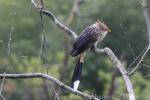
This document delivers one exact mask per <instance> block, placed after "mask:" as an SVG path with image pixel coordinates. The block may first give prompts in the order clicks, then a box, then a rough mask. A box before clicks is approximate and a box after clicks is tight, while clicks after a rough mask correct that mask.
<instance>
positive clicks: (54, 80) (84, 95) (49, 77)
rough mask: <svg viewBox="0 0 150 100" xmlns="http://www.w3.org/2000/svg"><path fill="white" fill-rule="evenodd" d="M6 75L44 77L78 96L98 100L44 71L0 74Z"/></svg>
mask: <svg viewBox="0 0 150 100" xmlns="http://www.w3.org/2000/svg"><path fill="white" fill-rule="evenodd" d="M4 76H5V79H17V78H21V79H22V78H25V79H28V78H42V79H46V80H49V81H52V82H54V83H55V84H57V85H58V86H60V87H61V88H63V89H65V90H67V91H69V92H71V93H73V94H75V95H78V96H81V97H82V98H84V99H86V100H91V99H92V100H98V99H97V98H95V97H94V96H90V95H88V94H85V93H83V92H80V91H74V90H73V89H72V88H70V87H69V86H67V85H65V84H64V83H62V82H61V81H59V80H58V79H56V78H54V77H52V76H50V75H48V74H42V73H27V74H6V73H5V74H0V78H1V79H3V78H4Z"/></svg>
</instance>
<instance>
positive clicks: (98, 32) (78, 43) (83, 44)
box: [70, 20, 111, 90]
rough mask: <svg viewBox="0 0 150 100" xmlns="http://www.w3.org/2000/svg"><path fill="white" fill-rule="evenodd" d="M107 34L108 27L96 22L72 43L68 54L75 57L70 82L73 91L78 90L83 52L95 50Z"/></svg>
mask: <svg viewBox="0 0 150 100" xmlns="http://www.w3.org/2000/svg"><path fill="white" fill-rule="evenodd" d="M108 32H111V30H110V29H109V28H108V26H107V25H106V24H104V23H103V22H102V21H100V20H98V21H96V22H95V23H94V24H92V25H90V26H87V27H86V28H85V29H84V30H83V31H82V32H81V33H80V35H79V37H78V38H77V39H76V40H75V42H74V43H73V48H72V50H71V52H70V54H71V56H72V57H77V61H76V65H75V69H74V73H73V77H72V82H71V87H72V88H73V89H74V90H77V89H78V86H79V83H80V78H81V73H82V66H83V62H84V56H85V51H86V50H87V49H89V48H95V47H96V46H97V44H98V43H99V42H101V41H102V40H103V39H104V38H105V36H106V35H107V33H108Z"/></svg>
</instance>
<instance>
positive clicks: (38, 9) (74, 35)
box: [31, 0, 78, 40]
mask: <svg viewBox="0 0 150 100" xmlns="http://www.w3.org/2000/svg"><path fill="white" fill-rule="evenodd" d="M31 2H32V4H33V5H34V7H35V8H36V9H37V11H38V12H41V13H42V14H44V15H47V16H48V17H49V18H50V19H51V20H52V21H53V22H54V23H55V24H56V25H57V26H58V27H59V28H60V29H62V30H63V31H65V33H68V34H69V35H71V37H72V38H73V40H75V39H76V38H77V37H78V36H77V34H76V33H75V32H73V31H72V30H70V29H69V28H68V27H66V26H65V25H63V24H62V23H61V22H60V21H59V20H58V19H57V18H56V17H55V15H54V14H53V13H52V12H51V11H49V10H46V9H44V8H43V9H41V8H40V6H38V5H37V4H36V3H35V1H34V0H31Z"/></svg>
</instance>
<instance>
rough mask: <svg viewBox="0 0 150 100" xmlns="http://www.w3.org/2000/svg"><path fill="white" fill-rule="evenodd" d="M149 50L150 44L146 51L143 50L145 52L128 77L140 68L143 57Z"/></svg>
mask: <svg viewBox="0 0 150 100" xmlns="http://www.w3.org/2000/svg"><path fill="white" fill-rule="evenodd" d="M149 49H150V44H149V45H148V47H147V49H146V50H145V52H144V53H143V55H142V57H141V59H140V60H139V62H138V63H137V64H136V66H135V67H134V69H133V70H132V71H131V72H130V73H129V75H132V74H133V73H134V72H135V71H136V70H137V69H138V68H139V66H140V64H141V63H142V62H143V61H144V58H145V56H146V55H147V53H148V51H149Z"/></svg>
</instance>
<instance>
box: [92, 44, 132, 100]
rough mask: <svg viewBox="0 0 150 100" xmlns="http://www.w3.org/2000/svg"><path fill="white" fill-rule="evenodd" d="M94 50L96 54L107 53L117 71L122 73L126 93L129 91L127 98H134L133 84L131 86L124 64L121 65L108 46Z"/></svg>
mask: <svg viewBox="0 0 150 100" xmlns="http://www.w3.org/2000/svg"><path fill="white" fill-rule="evenodd" d="M95 52H96V53H98V54H99V53H106V54H107V55H108V57H109V58H110V60H111V61H112V62H113V64H114V65H115V66H116V67H117V68H118V69H119V71H120V72H121V74H122V77H123V79H124V81H125V84H126V88H127V90H128V93H129V100H135V94H134V91H133V86H132V83H131V81H130V78H129V76H128V73H127V71H126V69H125V68H124V66H123V65H122V63H121V62H120V61H119V60H118V58H117V57H116V56H115V54H114V53H113V51H112V50H111V49H110V48H108V47H106V48H104V49H99V48H96V49H95Z"/></svg>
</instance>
